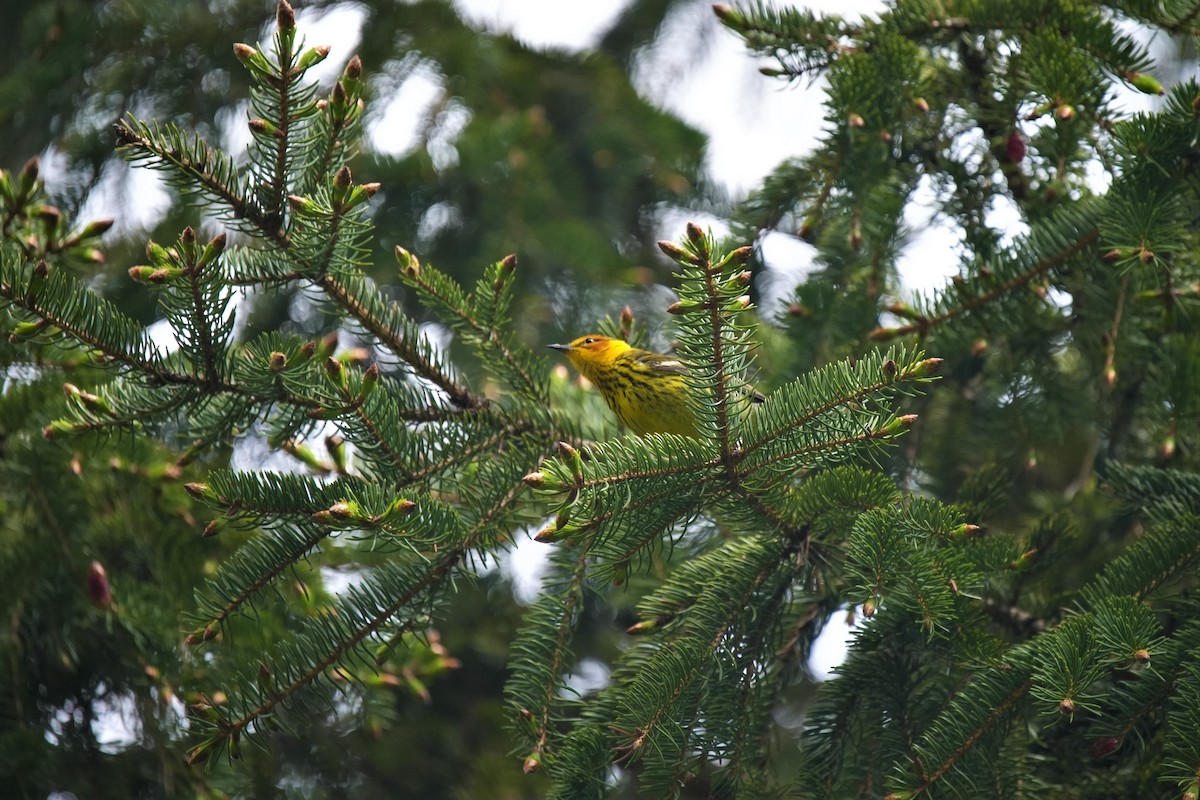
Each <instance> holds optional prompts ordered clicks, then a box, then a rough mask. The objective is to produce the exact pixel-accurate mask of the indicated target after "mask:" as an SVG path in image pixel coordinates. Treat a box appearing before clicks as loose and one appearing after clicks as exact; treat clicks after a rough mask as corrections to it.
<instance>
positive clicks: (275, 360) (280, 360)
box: [271, 350, 287, 372]
mask: <svg viewBox="0 0 1200 800" xmlns="http://www.w3.org/2000/svg"><path fill="white" fill-rule="evenodd" d="M286 366H287V356H285V355H284V354H283V353H281V352H279V351H278V350H276V351H275V352H273V353H271V371H272V372H279V371H280V370H282V369H283V368H285V367H286Z"/></svg>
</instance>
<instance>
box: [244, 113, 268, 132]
mask: <svg viewBox="0 0 1200 800" xmlns="http://www.w3.org/2000/svg"><path fill="white" fill-rule="evenodd" d="M246 124H247V125H249V126H250V130H252V131H254V132H255V133H266V132H267V131H269V130H271V126H270V125H268V124H267V121H266V120H265V119H262V118H261V117H255V118H254V119H252V120H250V121H249V122H247V123H246Z"/></svg>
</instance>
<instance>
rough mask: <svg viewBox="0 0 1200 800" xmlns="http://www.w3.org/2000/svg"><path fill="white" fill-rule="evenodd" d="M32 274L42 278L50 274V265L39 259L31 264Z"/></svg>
mask: <svg viewBox="0 0 1200 800" xmlns="http://www.w3.org/2000/svg"><path fill="white" fill-rule="evenodd" d="M33 274H34V275H36V276H38V277H39V278H44V277H46V276H47V275H49V274H50V265H49V264H47V263H46V262H45V261H39V262H38V263H36V264H34V265H33Z"/></svg>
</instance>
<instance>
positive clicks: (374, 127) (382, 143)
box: [366, 61, 446, 158]
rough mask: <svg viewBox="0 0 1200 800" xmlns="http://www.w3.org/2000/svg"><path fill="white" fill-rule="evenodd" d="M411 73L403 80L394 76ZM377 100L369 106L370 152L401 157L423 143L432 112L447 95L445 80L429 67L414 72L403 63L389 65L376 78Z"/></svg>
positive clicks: (367, 137)
mask: <svg viewBox="0 0 1200 800" xmlns="http://www.w3.org/2000/svg"><path fill="white" fill-rule="evenodd" d="M400 70H408V71H407V73H406V74H405V75H404V76H403V77H401V76H399V75H394V74H393V73H396V72H399V71H400ZM374 80H375V81H376V82H375V94H376V97H377V98H378V100H377V101H376V102H375V103H374V104H372V105H368V106H367V119H366V139H367V144H368V145H369V146H370V148H371V150H372V151H374V152H376V153H380V154H382V155H388V156H392V157H393V158H401V157H403V156H406V155H408V154H409V153H410V152H412V151H413V150H415V149H416V148H417V147H418V146H419V145H420V144H421V138H422V131H423V130H424V128H425V125H426V123H427V121H428V119H427V118H428V116H429V113H430V110H431V109H432V108H433V106H434V104H435V103H437V102H438V101H439V100H441V98H442V97H443V95H444V94H445V92H446V85H445V80H444V79H443V78H442V76H441V75H439V74H438V73H437V72H435V71H434V70H432V69H430V68H429V67H428V66H427V65H424V64H419V65H417V66H415V67H412V68H411V69H410V68H409V67H408V66H407V65H405V64H404V63H402V62H400V61H393V62H390V63H389V64H388V65H386V66H385V69H384V73H383V74H381V75H379V76H376V78H375V79H374Z"/></svg>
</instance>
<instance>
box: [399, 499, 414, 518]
mask: <svg viewBox="0 0 1200 800" xmlns="http://www.w3.org/2000/svg"><path fill="white" fill-rule="evenodd" d="M394 507H395V509H396V513H397V514H400V515H401V516H407V515H409V514H411V513H412V512H414V511H416V510H417V504H416V503H414V502H413V501H412V500H407V499H404V500H397V501H396V502H395V503H394Z"/></svg>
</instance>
